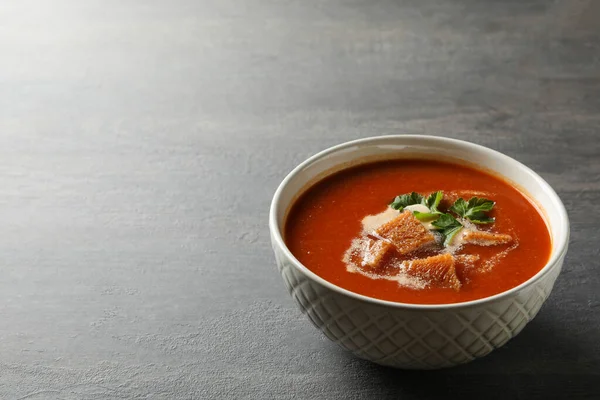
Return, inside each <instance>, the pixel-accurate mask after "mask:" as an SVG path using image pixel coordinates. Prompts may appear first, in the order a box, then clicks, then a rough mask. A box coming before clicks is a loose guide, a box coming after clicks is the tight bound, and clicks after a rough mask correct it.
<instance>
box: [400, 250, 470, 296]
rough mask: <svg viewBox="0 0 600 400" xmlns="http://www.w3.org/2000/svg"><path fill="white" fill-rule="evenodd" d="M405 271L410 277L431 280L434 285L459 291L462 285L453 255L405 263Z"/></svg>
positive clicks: (418, 259) (442, 255)
mask: <svg viewBox="0 0 600 400" xmlns="http://www.w3.org/2000/svg"><path fill="white" fill-rule="evenodd" d="M402 264H403V267H404V268H403V269H404V270H405V271H406V273H408V274H410V275H414V276H417V277H419V278H423V279H425V280H429V281H430V282H431V283H432V284H434V285H437V286H441V287H449V288H452V289H454V290H457V291H458V290H459V289H460V286H461V283H460V280H459V279H458V276H456V269H455V265H454V264H455V260H454V257H453V256H452V255H451V254H448V253H446V254H440V255H437V256H432V257H427V258H417V259H416V260H412V261H405V262H404V263H402Z"/></svg>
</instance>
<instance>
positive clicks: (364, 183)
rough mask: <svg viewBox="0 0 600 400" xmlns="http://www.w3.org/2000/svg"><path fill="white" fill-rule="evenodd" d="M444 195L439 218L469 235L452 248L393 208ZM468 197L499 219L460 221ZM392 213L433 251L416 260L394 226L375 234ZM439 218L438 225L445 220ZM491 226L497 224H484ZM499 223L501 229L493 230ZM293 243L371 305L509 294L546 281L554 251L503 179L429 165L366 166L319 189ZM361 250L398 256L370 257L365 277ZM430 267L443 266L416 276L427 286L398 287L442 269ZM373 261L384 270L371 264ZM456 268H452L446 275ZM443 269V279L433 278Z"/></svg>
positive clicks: (301, 203)
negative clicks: (400, 201) (406, 197)
mask: <svg viewBox="0 0 600 400" xmlns="http://www.w3.org/2000/svg"><path fill="white" fill-rule="evenodd" d="M437 191H441V192H443V200H442V201H441V203H440V204H439V213H444V214H446V215H447V216H448V217H447V218H449V220H451V221H457V223H459V224H460V225H461V226H464V227H463V228H460V229H459V230H458V232H459V233H458V234H456V235H455V236H454V237H451V240H449V241H448V242H445V241H444V239H445V238H447V236H444V233H447V232H448V231H443V230H442V229H441V228H437V227H435V226H433V225H431V221H429V224H428V225H425V224H426V222H425V221H418V220H417V219H415V216H416V215H417V214H418V213H415V212H414V211H413V210H414V208H411V207H409V208H408V209H402V210H399V211H397V210H392V209H391V208H389V207H388V205H389V204H390V202H392V201H393V200H394V199H395V198H396V196H398V195H402V194H405V193H411V192H417V193H420V194H422V195H423V197H424V198H427V196H428V195H429V194H431V193H434V192H437ZM470 194H475V196H470ZM459 197H463V198H464V200H465V203H464V204H467V202H468V201H469V200H470V197H480V198H486V199H488V200H491V202H494V205H493V209H491V210H488V209H485V210H486V211H484V212H483V214H482V213H479V214H478V215H479V216H477V214H475V213H473V214H472V215H471V216H469V215H468V214H465V215H459V214H460V211H456V210H457V208H452V205H456V203H454V202H455V201H456V200H457V199H458V198H459ZM430 198H431V197H430ZM475 203H476V201H475V200H474V203H473V204H475ZM430 205H431V204H430ZM465 207H466V206H465ZM459 208H460V207H459ZM386 210H387V214H386V215H388V216H389V215H391V217H392V218H396V217H397V216H400V215H401V214H402V218H397V219H398V221H400V220H403V221H407V220H408V219H410V221H409V222H410V223H411V224H413V225H415V226H416V227H417V228H418V229H421V230H422V231H423V232H420V231H419V232H420V233H419V234H422V235H425V236H424V237H426V240H423V241H422V242H423V243H425V242H427V243H428V244H427V245H426V246H424V247H420V248H419V249H418V250H416V251H412V252H411V251H410V248H409V250H406V248H408V247H407V246H404V244H405V243H412V242H410V240H408V239H406V240H405V239H404V238H403V237H402V236H401V235H399V234H398V235H396V236H394V235H392V234H389V231H390V229H393V228H394V227H393V226H392V228H389V227H387V228H385V229H382V228H378V229H379V230H373V231H372V232H367V228H365V226H366V225H365V226H363V222H362V221H363V218H365V217H366V216H369V215H375V214H380V213H382V212H384V211H386ZM432 210H433V209H432ZM477 210H479V209H473V210H471V211H477ZM482 215H483V216H484V217H482ZM450 216H451V217H452V218H450ZM432 217H433V218H439V215H434V216H432ZM444 218H446V217H444ZM469 218H470V219H469ZM485 218H487V222H488V223H485V224H484V223H481V220H482V219H485ZM491 218H493V222H491V223H490V221H492V220H491ZM478 219H479V221H477V220H478ZM388 220H389V218H388ZM472 220H474V221H476V222H475V223H473V222H472ZM398 223H400V222H398ZM403 223H405V222H403ZM433 223H434V224H436V222H435V221H434V222H433ZM391 224H392V225H393V224H394V222H392V223H391ZM422 224H423V225H422ZM411 226H412V225H411ZM422 226H423V227H425V226H426V227H427V229H423V228H421V227H422ZM403 229H404V228H403ZM407 229H408V228H407ZM411 229H412V228H411ZM405 230H406V229H405ZM473 232H475V233H476V234H477V235H481V234H488V233H489V234H492V235H500V236H495V237H500V238H505V237H507V238H508V240H504V239H503V240H501V241H499V242H498V243H493V245H490V243H487V242H485V241H484V242H481V241H479V242H477V241H471V242H469V240H468V238H469V234H473ZM409 235H410V233H409ZM284 236H285V242H286V244H287V246H288V248H289V249H290V250H291V252H292V254H293V255H294V256H295V257H296V258H297V259H298V260H299V261H300V262H301V263H302V264H303V265H305V266H306V267H307V268H308V269H310V270H311V271H313V272H314V273H316V274H317V275H319V276H321V277H322V278H323V279H325V280H327V281H329V282H331V283H333V284H335V285H337V286H340V287H342V288H345V289H348V290H350V291H352V292H355V293H359V294H362V295H365V296H369V297H373V298H377V299H382V300H390V301H395V302H401V303H414V304H448V303H459V302H464V301H469V300H475V299H480V298H483V297H488V296H492V295H494V294H497V293H501V292H504V291H506V290H508V289H511V288H513V287H515V286H517V285H519V284H521V283H523V282H525V281H526V280H528V279H529V278H531V277H532V276H533V275H535V274H536V273H537V272H538V271H540V269H541V268H542V267H543V266H544V265H545V264H546V262H547V261H548V258H549V256H550V251H551V240H550V235H549V232H548V229H547V226H546V223H545V222H544V219H543V218H542V216H541V215H540V212H539V211H538V209H537V208H536V207H535V206H534V204H533V203H532V202H531V201H530V200H529V199H528V198H527V197H526V196H525V195H524V194H523V193H521V192H520V191H519V190H517V189H516V188H515V187H513V186H511V185H510V184H509V183H507V182H505V181H504V180H502V179H501V178H499V177H496V176H493V175H490V174H488V173H486V172H483V171H480V170H477V169H474V168H471V167H468V166H465V165H460V164H454V163H447V162H440V161H432V160H422V159H419V160H417V159H415V160H412V159H411V160H390V161H383V162H374V163H369V164H364V165H360V166H357V167H352V168H348V169H345V170H343V171H340V172H337V173H335V174H333V175H331V176H328V177H326V178H325V179H323V180H321V181H319V182H317V183H316V184H315V185H313V186H311V187H310V188H308V190H306V192H305V193H303V194H302V195H301V196H300V197H299V199H298V200H297V201H296V202H295V203H294V204H293V206H292V207H291V209H290V212H289V214H288V217H287V220H286V224H285V235H284ZM413 236H414V234H413ZM357 238H358V239H357ZM431 238H435V241H432V239H431ZM357 240H358V242H357ZM361 240H362V241H371V242H372V243H375V244H378V245H385V246H387V247H386V249H387V248H390V249H391V250H389V252H387V250H386V253H385V257H383V255H384V254H383V253H381V255H382V257H380V258H381V260H387V261H381V260H380V258H379V257H378V256H379V254H375V256H373V255H371V257H370V258H369V259H368V260H367V258H368V257H366V256H365V258H364V260H363V259H361V260H362V263H361V262H356V264H355V266H358V267H356V268H353V267H351V266H350V265H349V263H348V259H349V258H348V254H354V253H352V251H353V250H352V246H354V247H357V246H358V247H360V245H362V244H361V243H363V242H360V241H361ZM407 240H408V241H407ZM357 243H359V245H357ZM364 243H366V242H364ZM372 243H371V244H372ZM419 243H421V242H419ZM457 243H458V244H457ZM482 243H483V245H482ZM452 244H454V245H452ZM369 246H371V245H369ZM358 247H357V248H358ZM363 247H364V246H363ZM367 247H368V246H367ZM371 247H372V248H376V247H377V248H378V249H381V248H382V246H376V245H375V246H371ZM409 247H410V246H409ZM365 248H366V247H365ZM388 253H389V254H391V253H393V256H390V255H389V254H388ZM365 254H366V253H365ZM363 255H364V254H363ZM390 257H391V258H390ZM427 257H438V258H436V259H435V260H443V262H442V261H440V262H437V261H436V262H435V263H434V264H435V265H433V264H432V265H433V266H431V265H430V266H429V270H424V271H425V272H422V271H421V272H422V274H421V275H418V273H417V275H415V276H416V278H415V279H416V281H415V282H420V284H419V285H416V286H415V285H411V284H406V282H405V281H404V280H402V279H399V280H394V279H395V276H397V275H396V274H400V275H402V274H404V273H409V274H410V273H413V272H414V271H413V272H411V271H412V270H414V269H415V268H416V266H419V263H418V262H417V263H415V260H417V259H419V260H425V262H421V264H424V265H426V266H427V262H428V261H427V260H434V258H427ZM439 257H441V259H440V258H439ZM461 257H467V258H468V259H469V260H476V261H473V262H471V263H470V264H468V265H467V264H464V265H463V264H461V262H459V261H458V260H465V258H461ZM369 260H370V261H372V260H376V262H373V263H372V264H370V263H369V262H367V261H369ZM390 260H393V261H390ZM448 260H450V262H451V264H448V265H445V263H446V261H448ZM454 260H456V262H455V261H454ZM442 264H444V265H442ZM361 265H362V266H361ZM438 266H439V267H440V268H444V271H442V272H439V271H438V272H439V273H438V272H436V271H434V268H438ZM411 268H412V269H411ZM407 271H408V272H407ZM440 274H441V275H440ZM400 275H398V276H400ZM442 275H443V277H442V278H440V276H442ZM382 278H385V279H382ZM409 278H410V277H409ZM421 278H422V279H421ZM438 278H439V279H438ZM411 279H412V278H411ZM436 279H438V280H437V281H435V280H436ZM436 282H437V283H436ZM448 282H453V283H451V284H450V283H448Z"/></svg>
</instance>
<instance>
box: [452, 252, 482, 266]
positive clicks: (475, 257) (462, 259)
mask: <svg viewBox="0 0 600 400" xmlns="http://www.w3.org/2000/svg"><path fill="white" fill-rule="evenodd" d="M454 259H455V261H456V263H457V264H462V265H469V266H472V265H474V264H475V262H477V261H479V254H458V255H455V256H454Z"/></svg>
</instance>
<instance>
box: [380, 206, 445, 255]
mask: <svg viewBox="0 0 600 400" xmlns="http://www.w3.org/2000/svg"><path fill="white" fill-rule="evenodd" d="M375 233H376V234H377V235H378V236H381V237H382V238H384V239H387V240H389V241H390V242H391V243H392V244H393V245H394V247H395V248H396V251H397V252H398V254H399V255H404V254H408V253H410V252H413V251H415V250H417V249H418V248H419V247H421V246H424V245H426V244H431V243H434V242H435V237H434V236H433V234H432V233H431V232H429V230H427V228H425V227H424V226H423V224H421V222H419V220H418V219H416V218H415V216H414V215H413V214H412V213H411V212H410V211H405V212H403V213H401V214H400V215H399V216H398V217H396V218H394V219H393V220H391V221H389V222H387V223H385V224H383V225H381V226H380V227H379V228H377V230H376V231H375Z"/></svg>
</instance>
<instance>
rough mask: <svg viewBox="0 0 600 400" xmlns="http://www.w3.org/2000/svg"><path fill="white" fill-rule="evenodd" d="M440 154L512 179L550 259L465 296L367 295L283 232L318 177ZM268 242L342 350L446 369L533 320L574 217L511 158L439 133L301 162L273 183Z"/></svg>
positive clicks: (345, 148)
mask: <svg viewBox="0 0 600 400" xmlns="http://www.w3.org/2000/svg"><path fill="white" fill-rule="evenodd" d="M403 156H410V157H419V156H423V157H431V156H437V157H441V158H445V159H448V158H450V159H455V160H463V161H465V162H467V163H470V164H475V165H480V166H482V167H483V168H484V169H487V170H491V171H493V172H495V173H497V174H499V175H501V176H503V177H504V178H506V180H508V181H509V182H512V183H513V184H516V185H517V186H518V187H520V188H521V189H522V190H524V191H525V192H526V193H528V194H529V196H530V197H531V198H532V199H534V200H535V201H536V202H537V204H538V205H539V206H540V208H541V209H542V211H543V213H544V214H545V217H546V221H547V223H548V224H549V227H550V233H551V238H552V253H551V256H550V260H549V261H548V263H547V264H546V266H544V268H542V270H541V271H540V272H538V273H537V274H536V275H535V276H533V277H532V278H531V279H529V280H528V281H526V282H524V283H522V284H521V285H519V286H517V287H515V288H513V289H510V290H508V291H506V292H503V293H500V294H497V295H494V296H491V297H486V298H484V299H480V300H474V301H469V302H465V303H455V304H442V305H417V304H405V303H396V302H391V301H384V300H378V299H374V298H370V297H366V296H363V295H360V294H357V293H354V292H351V291H349V290H346V289H343V288H341V287H339V286H336V285H334V284H332V283H329V282H327V281H326V280H324V279H323V278H321V277H319V276H318V275H316V274H314V273H313V272H311V271H310V270H309V269H308V268H306V267H305V266H304V265H302V264H301V263H300V262H299V261H298V260H297V259H296V258H295V257H294V256H293V255H292V253H291V252H290V251H289V250H288V248H287V246H286V245H285V243H284V241H283V237H282V233H281V232H282V230H283V225H284V223H285V217H286V213H287V211H288V210H289V207H290V206H291V203H292V202H293V201H294V200H295V199H296V198H297V196H298V195H299V194H300V193H301V192H302V191H303V190H305V189H306V187H307V185H309V184H311V183H313V182H314V181H315V180H318V179H321V178H322V177H324V176H326V175H328V174H330V173H332V172H335V171H338V170H340V169H343V168H346V167H347V166H349V165H353V164H360V163H362V162H366V161H368V160H372V159H385V158H398V157H403ZM269 228H270V232H271V241H272V245H273V251H274V252H275V258H276V260H277V266H278V268H279V271H280V273H281V276H282V277H283V280H284V282H285V285H286V287H287V289H288V291H289V292H290V294H291V295H292V297H293V298H294V300H295V301H296V302H297V303H298V305H299V306H300V309H301V310H302V312H303V313H305V314H306V315H307V316H308V318H309V319H310V320H311V321H312V322H313V324H314V325H315V326H316V327H317V328H319V329H320V330H322V331H323V333H324V334H325V335H326V336H327V337H328V338H329V339H331V340H333V341H334V342H336V343H338V344H339V345H340V346H342V347H343V348H345V349H347V350H349V351H351V352H352V353H354V354H355V355H357V356H358V357H361V358H364V359H367V360H370V361H373V362H375V363H378V364H382V365H388V366H393V367H398V368H408V369H434V368H443V367H450V366H454V365H457V364H461V363H465V362H468V361H471V360H473V359H475V358H477V357H482V356H484V355H486V354H488V353H490V352H491V351H492V350H494V349H495V348H498V347H500V346H502V345H503V344H505V343H506V342H507V341H508V340H510V339H511V338H513V337H514V336H515V335H517V334H518V333H519V332H520V331H521V330H522V329H523V327H525V325H526V324H527V323H528V322H529V321H531V320H532V319H533V317H535V315H536V314H537V312H538V311H539V310H540V307H541V306H542V304H543V303H544V301H545V300H546V299H547V298H548V295H549V294H550V291H551V290H552V287H553V286H554V281H555V280H556V278H557V276H558V274H559V273H560V270H561V267H562V264H563V261H564V257H565V254H566V252H567V246H568V241H569V220H568V217H567V213H566V211H565V208H564V205H563V204H562V202H561V200H560V199H559V197H558V196H557V195H556V193H555V192H554V190H553V189H552V188H551V187H550V186H549V185H548V183H546V181H544V180H543V179H542V178H541V177H540V176H539V175H537V174H536V173H535V172H533V171H532V170H531V169H529V168H527V167H526V166H524V165H523V164H521V163H519V162H518V161H515V160H514V159H512V158H510V157H508V156H505V155H504V154H501V153H499V152H497V151H494V150H491V149H488V148H486V147H483V146H479V145H476V144H472V143H468V142H464V141H460V140H454V139H446V138H440V137H434V136H413V135H406V136H383V137H375V138H368V139H362V140H357V141H353V142H348V143H344V144H341V145H339V146H335V147H332V148H330V149H327V150H325V151H322V152H320V153H319V154H317V155H315V156H313V157H311V158H309V159H308V160H306V161H305V162H303V163H302V164H300V165H299V166H298V167H296V168H295V169H294V170H293V171H292V172H291V173H290V174H289V175H288V176H287V177H286V178H285V179H284V180H283V182H282V183H281V185H280V186H279V188H278V189H277V191H276V193H275V196H274V197H273V202H272V204H271V212H270V216H269Z"/></svg>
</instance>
